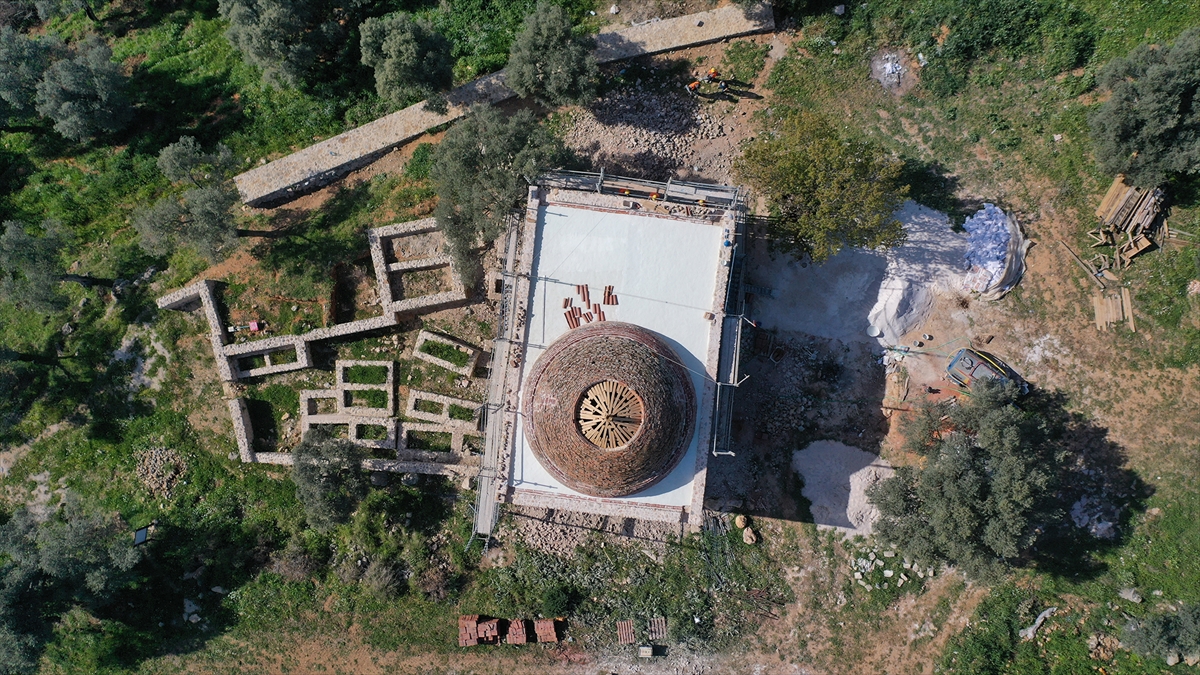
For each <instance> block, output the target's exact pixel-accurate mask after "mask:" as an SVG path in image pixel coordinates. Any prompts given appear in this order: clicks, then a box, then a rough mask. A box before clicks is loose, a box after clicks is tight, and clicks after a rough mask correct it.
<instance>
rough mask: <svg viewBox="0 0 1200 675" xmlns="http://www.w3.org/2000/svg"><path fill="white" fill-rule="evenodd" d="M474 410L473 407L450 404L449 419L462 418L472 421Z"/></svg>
mask: <svg viewBox="0 0 1200 675" xmlns="http://www.w3.org/2000/svg"><path fill="white" fill-rule="evenodd" d="M475 415H476V411H475V409H474V408H466V407H463V406H461V405H454V404H453V403H451V404H450V419H452V420H462V421H464V422H474V421H475Z"/></svg>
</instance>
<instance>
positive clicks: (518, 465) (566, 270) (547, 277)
mask: <svg viewBox="0 0 1200 675" xmlns="http://www.w3.org/2000/svg"><path fill="white" fill-rule="evenodd" d="M726 236H727V235H726V230H725V229H724V227H723V226H721V225H718V224H714V223H711V222H706V221H699V220H683V219H674V218H665V217H657V216H652V215H644V214H640V213H637V212H634V211H629V212H614V211H606V210H598V209H591V208H581V207H578V206H568V205H564V204H556V203H550V204H543V205H541V206H540V207H539V210H538V221H537V232H536V241H535V249H534V262H533V269H532V274H531V282H530V283H531V284H532V294H531V296H532V297H531V303H530V307H529V314H528V336H527V342H528V344H527V349H526V352H525V359H524V361H523V363H522V368H521V383H522V385H524V382H525V378H526V377H527V375H528V372H529V369H530V368H531V367H532V365H533V363H534V362H536V361H537V359H538V358H539V357H540V356H541V355H542V352H544V351H545V349H546V347H548V346H549V345H550V344H552V343H553V342H554V341H555V340H556V339H558V338H559V337H560V336H561V335H563V334H564V333H566V332H567V330H569V329H568V326H567V320H566V317H565V316H564V311H565V310H564V309H563V306H562V305H563V299H564V298H568V297H570V298H572V301H573V304H574V305H575V306H581V305H582V302H581V301H580V299H579V296H578V295H577V294H576V292H575V287H576V285H579V284H586V285H587V286H588V287H589V293H590V296H591V298H590V299H591V302H592V303H593V304H595V303H599V302H601V301H602V299H603V297H604V288H605V286H613V292H614V293H615V294H616V296H617V302H618V304H617V305H615V306H613V305H603V306H602V309H603V311H604V313H605V318H606V319H607V320H609V321H623V322H626V323H632V324H637V325H639V326H642V327H645V328H649V329H650V330H653V331H655V332H656V333H658V334H660V335H661V336H663V337H664V338H665V339H666V341H667V343H668V344H670V345H671V347H673V348H674V349H675V352H676V353H677V354H678V355H679V357H680V360H681V363H682V365H683V367H684V368H686V369H687V370H688V371H689V373H690V374H691V379H692V385H693V386H694V387H695V390H696V402H697V406H696V411H697V417H698V418H701V419H697V420H696V424H695V431H694V432H693V435H692V440H691V445H690V446H689V447H688V451H687V454H686V455H685V456H684V457H683V459H681V460H680V461H679V464H678V465H676V467H675V469H674V470H672V471H671V473H670V474H668V475H667V476H666V477H665V478H664V479H663V480H661V481H659V482H658V483H656V484H655V485H652V486H651V487H649V488H647V489H646V490H643V491H642V492H639V493H637V494H634V495H630V496H628V497H619V498H610V499H605V500H604V501H605V502H608V503H612V502H626V503H631V504H646V505H655V506H667V507H683V508H687V507H689V506H691V505H692V504H693V488H694V484H695V478H696V466H697V452H698V449H697V448H698V445H699V437H700V431H701V428H702V427H705V428H706V427H707V425H706V424H702V422H703V421H704V418H706V417H707V416H708V415H709V414H711V409H712V401H711V400H710V399H711V397H709V396H706V394H705V392H706V387H705V382H706V380H711V376H710V375H711V373H712V372H713V369H714V368H715V365H716V364H715V359H714V358H710V355H712V354H715V353H716V349H715V347H717V346H718V345H714V344H711V341H713V340H719V339H720V338H719V335H720V331H719V330H714V326H713V322H712V321H710V320H709V319H706V318H705V317H704V314H705V312H712V313H719V312H720V311H721V309H722V306H721V305H722V304H723V303H722V301H721V299H718V298H717V297H716V290H717V281H718V275H719V274H722V273H724V270H722V251H723V249H724V247H725V241H726ZM585 311H586V310H585ZM514 445H515V447H514V452H513V460H512V469H511V472H510V478H509V484H510V485H512V486H513V487H514V488H515V489H517V490H522V489H525V490H535V491H538V492H541V493H549V494H555V495H561V496H569V497H584V498H585V499H594V498H592V497H587V496H586V495H581V494H580V493H578V492H575V491H574V490H571V489H570V488H568V487H566V486H564V485H562V484H561V483H559V482H558V481H557V480H555V478H554V477H553V476H552V475H551V474H550V473H549V472H548V471H546V469H545V468H543V467H542V465H541V464H540V463H539V462H538V460H537V458H536V457H535V456H534V454H533V451H532V450H531V449H530V447H529V443H528V442H527V441H526V439H525V433H524V424H523V423H522V424H518V425H516V434H515V443H514Z"/></svg>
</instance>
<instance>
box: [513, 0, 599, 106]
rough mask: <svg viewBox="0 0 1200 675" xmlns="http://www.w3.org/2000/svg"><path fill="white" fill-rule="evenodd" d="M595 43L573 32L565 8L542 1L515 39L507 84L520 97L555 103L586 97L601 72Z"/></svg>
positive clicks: (592, 89) (576, 100)
mask: <svg viewBox="0 0 1200 675" xmlns="http://www.w3.org/2000/svg"><path fill="white" fill-rule="evenodd" d="M592 46H593V41H592V40H591V39H590V38H586V37H581V36H577V35H575V34H573V33H572V32H571V17H569V16H567V12H566V11H565V10H564V9H563V8H562V7H559V6H557V5H551V4H549V3H548V2H544V1H543V2H539V3H538V5H537V8H536V9H534V10H533V12H532V13H531V14H530V15H529V16H527V17H526V18H525V27H524V28H523V29H522V30H521V32H520V33H519V34H518V35H517V38H516V40H514V41H513V45H512V51H511V52H510V53H509V57H508V66H507V67H506V68H505V71H504V72H505V83H506V84H507V85H508V86H509V87H510V88H511V89H512V90H513V91H515V92H517V95H519V96H520V97H521V98H536V99H538V100H539V101H542V102H544V103H547V104H549V105H552V106H557V105H565V104H568V103H579V102H582V101H584V100H587V99H588V98H590V97H591V96H592V95H593V94H594V93H595V90H596V76H597V74H598V72H599V69H598V67H597V66H596V59H595V57H593V56H592V52H591V50H592Z"/></svg>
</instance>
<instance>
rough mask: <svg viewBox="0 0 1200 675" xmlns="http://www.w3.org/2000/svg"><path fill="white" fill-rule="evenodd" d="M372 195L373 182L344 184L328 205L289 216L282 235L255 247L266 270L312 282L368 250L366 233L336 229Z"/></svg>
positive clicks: (326, 275) (255, 252)
mask: <svg viewBox="0 0 1200 675" xmlns="http://www.w3.org/2000/svg"><path fill="white" fill-rule="evenodd" d="M369 198H370V184H369V183H367V182H363V183H359V184H358V185H354V186H350V187H347V186H344V185H343V186H340V187H339V188H338V189H337V192H336V194H334V195H333V196H332V197H331V198H330V199H329V200H328V201H327V202H325V205H324V206H323V207H322V208H321V209H319V210H316V211H313V212H311V213H309V214H308V215H307V216H305V217H303V218H301V219H295V218H294V217H291V216H290V215H289V216H286V220H284V221H283V222H285V223H287V224H285V225H284V227H283V228H282V229H279V230H277V232H278V235H277V236H274V237H270V238H264V239H263V240H262V241H260V242H258V243H257V244H255V245H254V247H253V248H252V249H251V252H252V254H253V255H254V256H255V257H256V258H258V260H259V261H260V263H261V265H262V266H263V268H264V269H267V270H270V271H274V272H280V271H281V272H285V273H287V274H289V275H294V276H296V277H299V278H303V279H306V280H308V281H311V282H315V283H321V282H323V281H325V280H326V279H328V278H329V276H330V274H331V273H332V271H333V268H334V266H335V265H337V264H339V263H342V262H345V261H347V260H350V259H353V258H356V257H357V256H358V254H360V253H362V252H363V251H365V250H366V246H367V241H366V237H365V236H345V235H344V234H343V233H341V232H338V231H336V230H337V229H338V228H337V227H336V226H337V225H338V224H340V223H343V222H345V221H347V220H349V219H350V218H351V217H352V216H353V215H354V214H355V213H356V212H357V211H358V210H359V209H360V208H362V206H363V204H364V203H365V202H366V200H368V199H369Z"/></svg>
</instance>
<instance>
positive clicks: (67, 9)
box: [33, 0, 100, 21]
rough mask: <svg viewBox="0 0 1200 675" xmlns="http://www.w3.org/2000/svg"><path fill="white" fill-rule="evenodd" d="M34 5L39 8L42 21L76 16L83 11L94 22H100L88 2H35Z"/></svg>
mask: <svg viewBox="0 0 1200 675" xmlns="http://www.w3.org/2000/svg"><path fill="white" fill-rule="evenodd" d="M33 5H34V7H36V8H37V13H38V17H39V18H41V20H42V21H46V20H49V19H53V18H54V17H58V16H66V15H68V14H74V13H75V12H78V11H79V10H81V9H82V10H83V11H84V12H85V13H86V14H87V16H88V18H89V19H91V20H92V21H99V20H100V19H99V18H98V17H97V16H96V13H95V11H94V10H93V9H92V5H91V3H89V2H87V0H34V2H33Z"/></svg>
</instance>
